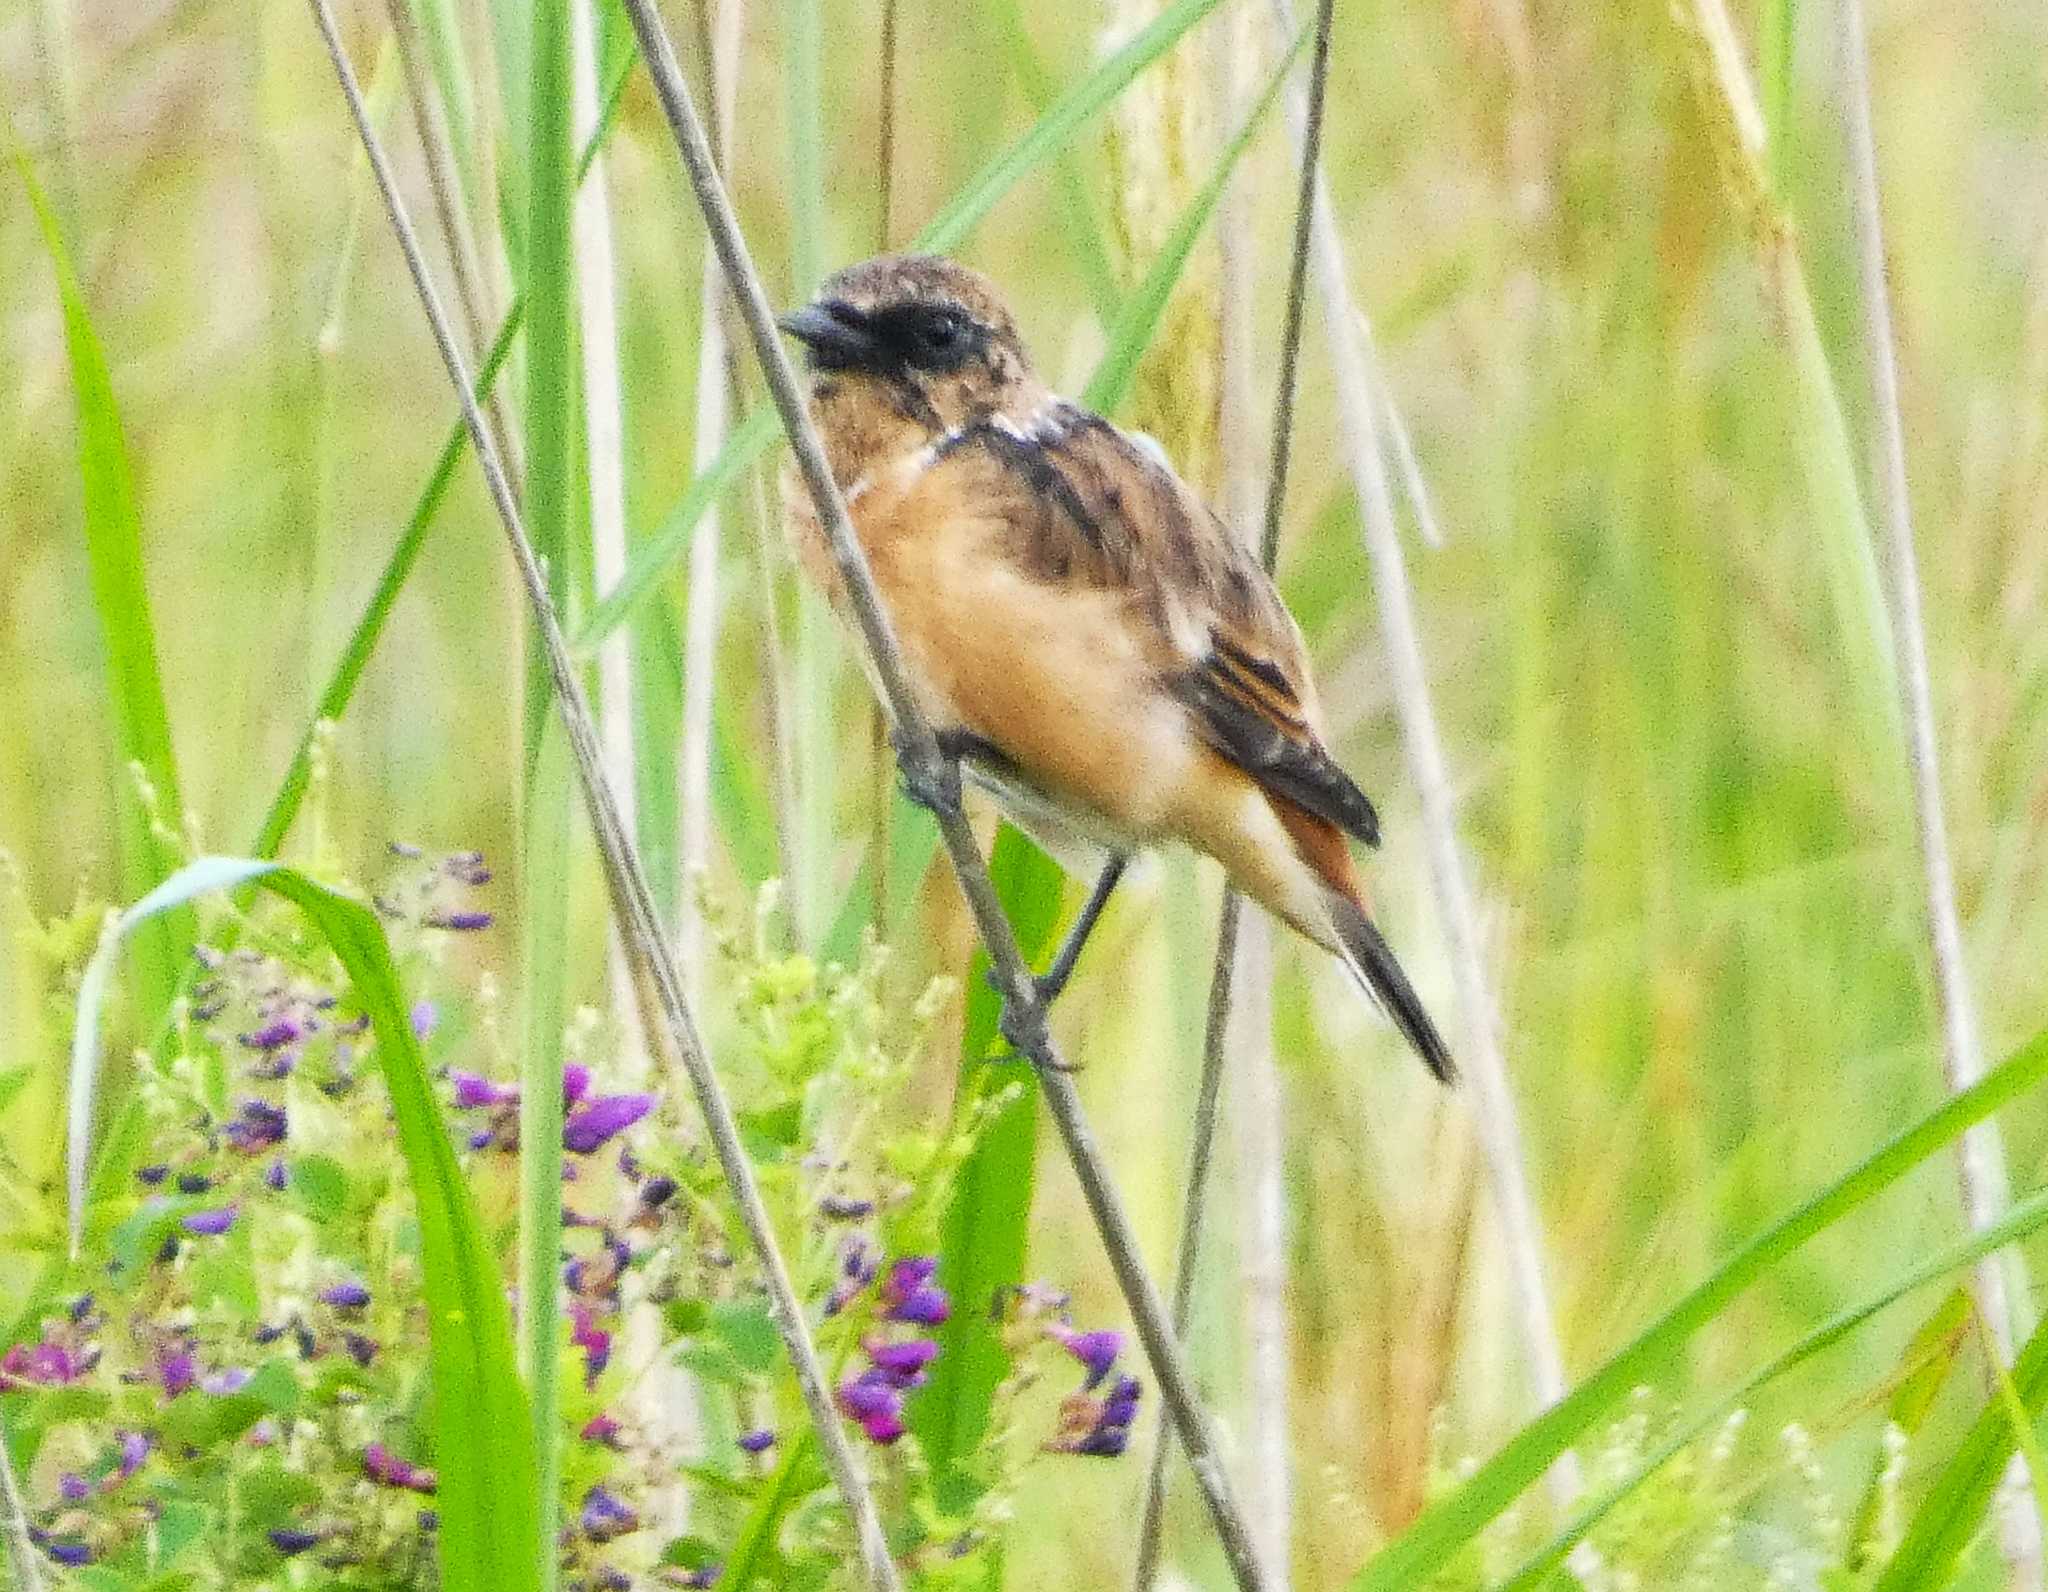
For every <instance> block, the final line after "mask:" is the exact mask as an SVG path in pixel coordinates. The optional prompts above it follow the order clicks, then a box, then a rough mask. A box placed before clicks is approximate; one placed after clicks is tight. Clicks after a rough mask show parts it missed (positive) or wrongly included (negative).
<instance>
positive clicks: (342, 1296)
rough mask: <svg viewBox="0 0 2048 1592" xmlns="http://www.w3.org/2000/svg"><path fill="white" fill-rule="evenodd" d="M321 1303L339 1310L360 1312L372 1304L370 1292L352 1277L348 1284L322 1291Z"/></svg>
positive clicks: (336, 1285)
mask: <svg viewBox="0 0 2048 1592" xmlns="http://www.w3.org/2000/svg"><path fill="white" fill-rule="evenodd" d="M320 1302H321V1303H322V1304H323V1305H332V1306H334V1308H335V1309H337V1310H360V1309H362V1308H363V1306H364V1305H366V1304H368V1303H369V1302H370V1290H369V1289H368V1288H366V1287H364V1286H363V1285H362V1284H361V1283H359V1282H357V1281H356V1280H355V1279H354V1278H353V1277H351V1278H350V1279H349V1280H348V1281H347V1282H338V1283H336V1284H335V1285H334V1286H333V1287H331V1288H323V1289H321V1290H320Z"/></svg>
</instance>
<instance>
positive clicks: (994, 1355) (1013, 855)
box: [912, 824, 1062, 1510]
mask: <svg viewBox="0 0 2048 1592" xmlns="http://www.w3.org/2000/svg"><path fill="white" fill-rule="evenodd" d="M989 876H990V878H992V879H993V880H994V881H995V887H996V892H997V894H998V895H1000V896H1001V897H1002V901H1003V909H1004V910H1005V911H1006V912H1007V913H1008V914H1009V916H1010V924H1011V927H1012V928H1014V929H1015V930H1016V933H1017V948H1018V950H1020V951H1021V952H1022V953H1023V954H1024V958H1025V960H1026V961H1027V962H1034V963H1035V962H1036V961H1037V960H1038V959H1039V957H1040V956H1041V955H1042V954H1043V952H1044V951H1045V949H1046V946H1047V944H1048V943H1049V942H1050V940H1051V938H1052V931H1053V926H1054V923H1055V920H1056V919H1057V917H1058V915H1059V907H1060V894H1061V888H1060V887H1061V879H1062V875H1061V873H1060V869H1059V865H1058V864H1057V863H1055V862H1054V861H1053V860H1052V859H1051V858H1050V857H1048V856H1046V854H1045V853H1044V852H1042V851H1040V850H1039V849H1038V848H1037V847H1036V846H1034V845H1033V844H1032V843H1031V842H1030V841H1029V840H1027V839H1025V838H1024V836H1023V834H1022V833H1021V832H1020V831H1018V830H1017V829H1015V828H1013V827H1011V826H1010V825H1008V824H1005V825H1003V827H1002V829H1001V831H1000V832H999V833H998V834H997V836H996V844H995V850H994V852H993V854H992V855H991V856H990V858H989ZM988 967H989V961H988V952H987V951H986V950H985V949H979V950H976V952H975V953H974V959H973V961H972V962H971V963H970V964H969V966H968V971H967V1022H966V1027H965V1030H964V1032H963V1033H962V1034H961V1038H960V1086H959V1087H960V1104H959V1105H958V1106H956V1108H955V1116H956V1118H957V1117H959V1116H960V1115H961V1114H962V1113H963V1112H964V1111H965V1110H966V1109H967V1108H969V1107H971V1106H974V1105H978V1104H980V1103H981V1102H983V1101H986V1100H988V1099H989V1098H991V1097H992V1096H994V1095H995V1094H996V1093H998V1092H999V1091H1000V1090H1002V1089H1005V1088H1007V1087H1009V1086H1010V1085H1011V1084H1013V1083H1018V1084H1022V1085H1023V1086H1024V1087H1023V1088H1022V1089H1021V1090H1020V1091H1019V1092H1018V1094H1017V1096H1016V1098H1015V1099H1013V1100H1011V1101H1009V1102H1008V1103H1007V1104H1006V1105H1004V1106H1003V1107H1002V1108H1001V1109H1000V1110H999V1111H998V1112H997V1113H996V1115H995V1116H994V1117H993V1118H992V1119H991V1120H990V1121H989V1123H988V1124H987V1126H986V1127H985V1128H984V1129H983V1130H982V1135H981V1139H980V1141H979V1142H978V1143H977V1144H976V1145H975V1147H974V1153H973V1154H972V1155H970V1156H969V1157H968V1158H967V1160H966V1161H965V1162H964V1163H963V1164H962V1165H961V1168H960V1171H959V1174H958V1176H957V1178H956V1179H955V1181H954V1185H953V1199H952V1202H951V1204H949V1205H948V1206H947V1208H946V1217H945V1222H944V1225H943V1227H942V1228H941V1234H940V1239H939V1282H940V1283H941V1285H942V1286H944V1287H945V1288H946V1289H947V1291H948V1292H950V1293H951V1294H952V1296H953V1299H954V1302H955V1309H954V1311H953V1314H952V1316H951V1318H950V1319H949V1320H948V1321H947V1322H946V1324H945V1326H944V1327H942V1328H941V1329H940V1331H939V1346H940V1347H939V1355H938V1357H937V1358H936V1359H935V1360H933V1361H932V1365H931V1378H932V1381H931V1386H929V1387H928V1388H926V1389H925V1390H924V1391H923V1392H922V1393H920V1394H919V1395H918V1397H917V1399H916V1401H915V1402H914V1403H913V1405H912V1424H913V1426H914V1428H915V1430H916V1432H917V1438H918V1441H919V1442H920V1443H921V1444H923V1446H924V1452H925V1455H926V1457H927V1458H928V1459H929V1460H930V1462H931V1467H932V1474H933V1478H934V1481H935V1485H936V1489H937V1495H938V1500H939V1506H940V1507H941V1508H942V1509H947V1510H960V1509H964V1508H965V1507H966V1506H967V1504H968V1503H969V1502H970V1501H971V1500H972V1498H973V1496H974V1495H975V1493H976V1492H978V1491H979V1490H980V1488H979V1486H978V1485H977V1484H976V1482H975V1481H974V1479H973V1478H972V1477H971V1476H969V1475H967V1474H965V1473H964V1472H963V1471H962V1470H961V1469H960V1467H959V1464H958V1462H959V1461H960V1460H962V1459H964V1458H966V1457H967V1456H968V1455H970V1454H972V1453H973V1452H974V1450H975V1448H976V1447H977V1446H978V1445H979V1444H980V1442H981V1440H982V1438H983V1437H984V1436H985V1435H986V1434H987V1431H988V1421H989V1408H990V1404H991V1401H992V1400H993V1398H994V1396H995V1390H996V1386H997V1384H998V1383H1000V1382H1001V1381H1002V1379H1003V1376H1004V1372H1005V1367H1006V1364H1007V1360H1006V1357H1005V1356H1004V1354H1003V1351H1002V1348H1001V1345H1000V1344H999V1342H998V1341H997V1336H996V1328H995V1324H994V1323H993V1322H992V1321H991V1320H990V1317H989V1305H990V1302H991V1301H992V1300H993V1299H994V1298H995V1297H996V1294H997V1292H998V1291H999V1290H1001V1289H1003V1288H1007V1287H1013V1286H1015V1285H1016V1284H1018V1283H1020V1282H1022V1281H1023V1280H1024V1251H1025V1245H1026V1241H1027V1239H1028V1237H1029V1228H1030V1222H1031V1196H1032V1190H1033V1187H1034V1178H1033V1170H1034V1167H1035V1165H1036V1161H1037V1154H1038V1091H1037V1089H1036V1088H1035V1087H1033V1085H1032V1080H1031V1074H1030V1069H1029V1068H1027V1067H1024V1066H1022V1065H1021V1064H1016V1063H1010V1062H998V1061H991V1060H990V1052H991V1051H992V1050H993V1049H994V1048H995V1047H996V1045H997V1044H998V1040H997V1035H996V1022H997V1019H998V1017H999V1016H1000V1015H1001V1013H1002V998H1001V997H1000V996H998V995H997V994H996V992H995V988H994V986H993V985H991V984H990V983H989V981H988Z"/></svg>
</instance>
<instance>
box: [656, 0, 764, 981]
mask: <svg viewBox="0 0 2048 1592" xmlns="http://www.w3.org/2000/svg"><path fill="white" fill-rule="evenodd" d="M704 8H705V10H706V11H707V12H708V13H709V15H708V17H707V18H706V31H707V32H708V33H709V35H710V52H711V53H710V59H709V61H708V63H707V67H706V72H707V76H706V85H707V90H708V92H709V94H710V96H711V110H712V119H713V122H714V124H715V125H716V127H717V129H718V159H719V163H720V166H721V167H723V165H724V163H725V162H726V161H727V160H729V159H730V158H731V154H732V124H733V106H734V104H735V103H736V102H737V100H738V97H739V96H738V94H737V92H736V90H737V88H738V81H739V59H740V34H741V30H742V28H743V26H744V24H745V20H746V5H745V0H704ZM725 307H726V296H725V279H724V276H723V275H722V274H721V273H720V271H719V269H718V251H717V250H715V249H713V248H712V247H711V245H710V244H709V243H706V244H705V246H704V265H703V274H702V277H701V279H700V282H699V286H698V316H697V325H698V334H697V418H696V429H695V432H694V434H693V439H692V443H691V463H692V466H693V468H695V469H697V470H699V471H701V470H703V469H705V468H706V467H707V466H708V465H709V464H710V463H711V461H712V460H713V459H715V458H716V457H717V456H718V450H719V449H720V448H721V447H723V446H724V444H725V433H726V428H727V426H728V424H729V423H730V421H731V417H732V401H731V400H732V382H731V379H730V376H731V355H732V345H731V342H730V340H729V339H728V338H727V336H726V322H725ZM724 522H725V515H724V512H723V510H722V508H721V506H720V505H718V504H716V503H714V504H712V505H711V506H710V507H709V508H707V509H706V510H705V511H704V517H703V518H702V519H701V520H699V521H698V522H697V530H696V535H695V539H694V540H693V541H692V542H691V543H690V585H689V596H688V598H687V600H686V602H685V605H684V609H683V734H682V743H681V746H680V749H679V754H678V767H677V770H676V784H677V788H678V793H679V799H680V807H681V825H682V833H681V835H680V837H679V845H678V847H677V855H678V857H679V859H680V861H681V867H682V888H681V890H680V891H678V893H677V897H676V899H677V908H676V956H677V959H678V960H679V961H680V962H681V963H682V964H683V975H684V977H685V978H687V979H688V980H689V981H690V988H691V991H692V992H693V993H695V994H701V993H702V981H703V977H704V915H703V913H702V911H701V910H700V908H699V904H698V899H697V892H698V889H699V887H700V883H701V881H702V879H703V877H704V872H705V870H706V869H707V868H708V867H709V866H710V863H711V729H712V692H711V687H712V684H713V675H714V673H715V672H716V669H717V666H718V617H719V608H720V600H719V589H718V563H719V559H720V557H721V556H722V554H723V552H724V543H725V529H724ZM756 524H757V527H758V528H759V529H760V530H761V531H762V533H763V534H766V527H765V526H764V525H761V523H760V522H759V521H758V520H757V522H756Z"/></svg>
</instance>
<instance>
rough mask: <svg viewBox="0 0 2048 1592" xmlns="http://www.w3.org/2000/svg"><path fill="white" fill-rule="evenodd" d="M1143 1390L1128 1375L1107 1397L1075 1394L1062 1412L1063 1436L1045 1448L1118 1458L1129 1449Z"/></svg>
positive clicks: (1068, 1452) (1061, 1433)
mask: <svg viewBox="0 0 2048 1592" xmlns="http://www.w3.org/2000/svg"><path fill="white" fill-rule="evenodd" d="M1141 1391H1142V1389H1141V1388H1140V1387H1139V1385H1138V1379H1137V1378H1136V1377H1130V1376H1125V1377H1119V1378H1117V1382H1116V1386H1115V1387H1114V1388H1112V1389H1111V1390H1110V1392H1109V1394H1108V1396H1107V1397H1105V1398H1101V1399H1095V1398H1090V1397H1089V1396H1088V1395H1087V1394H1085V1393H1076V1394H1075V1395H1073V1397H1071V1398H1069V1399H1068V1400H1067V1401H1066V1404H1065V1406H1064V1407H1063V1409H1062V1412H1061V1422H1060V1424H1061V1431H1060V1435H1059V1436H1058V1437H1056V1438H1054V1439H1053V1440H1052V1441H1051V1442H1049V1443H1047V1444H1046V1445H1045V1446H1046V1447H1047V1448H1050V1449H1052V1450H1054V1451H1055V1452H1058V1453H1062V1454H1086V1455H1091V1456H1093V1457H1095V1458H1098V1459H1114V1458H1116V1457H1117V1456H1118V1455H1119V1454H1121V1453H1123V1451H1124V1450H1125V1449H1126V1448H1127V1447H1129V1446H1130V1441H1131V1423H1132V1422H1133V1421H1135V1420H1136V1419H1137V1418H1138V1396H1139V1394H1140V1392H1141Z"/></svg>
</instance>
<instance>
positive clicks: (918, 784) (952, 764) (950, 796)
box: [889, 732, 961, 816]
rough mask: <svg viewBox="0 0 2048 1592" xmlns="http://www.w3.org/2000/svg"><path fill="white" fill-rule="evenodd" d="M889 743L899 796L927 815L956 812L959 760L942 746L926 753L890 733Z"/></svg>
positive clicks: (899, 736)
mask: <svg viewBox="0 0 2048 1592" xmlns="http://www.w3.org/2000/svg"><path fill="white" fill-rule="evenodd" d="M889 742H890V744H891V745H892V746H893V747H895V749H896V766H897V768H898V770H899V771H900V772H901V773H902V776H903V794H904V795H905V796H907V797H908V798H909V799H910V800H911V801H913V802H915V803H916V804H917V805H918V806H920V807H922V808H924V809H925V811H927V812H929V813H934V814H938V815H940V816H945V815H949V814H952V813H957V812H959V811H960V802H961V795H960V759H959V758H957V757H953V756H949V755H948V754H947V752H946V751H945V749H944V748H943V747H939V748H936V750H935V751H934V752H932V753H930V754H927V752H926V750H925V749H924V748H922V747H918V746H912V745H908V744H906V743H905V741H904V740H903V738H902V736H901V735H900V734H898V733H895V732H892V733H891V734H890V737H889Z"/></svg>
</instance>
